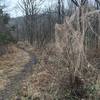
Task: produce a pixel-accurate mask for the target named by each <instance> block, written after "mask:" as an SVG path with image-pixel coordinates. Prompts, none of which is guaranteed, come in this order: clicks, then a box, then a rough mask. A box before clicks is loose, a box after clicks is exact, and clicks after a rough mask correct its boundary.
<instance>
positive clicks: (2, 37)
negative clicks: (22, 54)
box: [0, 33, 14, 45]
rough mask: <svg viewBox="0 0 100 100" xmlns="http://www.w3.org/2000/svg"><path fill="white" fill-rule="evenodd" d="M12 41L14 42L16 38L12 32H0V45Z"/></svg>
mask: <svg viewBox="0 0 100 100" xmlns="http://www.w3.org/2000/svg"><path fill="white" fill-rule="evenodd" d="M10 42H14V39H13V38H12V36H11V35H10V34H7V33H0V45H2V44H9V43H10Z"/></svg>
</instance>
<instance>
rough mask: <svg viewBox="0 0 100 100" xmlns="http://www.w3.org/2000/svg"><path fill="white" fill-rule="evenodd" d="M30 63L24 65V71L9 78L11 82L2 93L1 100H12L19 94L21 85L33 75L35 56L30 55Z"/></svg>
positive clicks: (0, 92) (0, 94) (0, 93)
mask: <svg viewBox="0 0 100 100" xmlns="http://www.w3.org/2000/svg"><path fill="white" fill-rule="evenodd" d="M30 56H31V59H30V61H29V62H28V63H27V64H26V65H24V66H23V67H24V69H23V70H22V71H21V72H20V73H18V74H17V75H15V76H12V77H9V79H10V82H9V83H8V84H7V86H6V87H5V89H4V90H1V91H0V100H11V98H12V96H13V95H15V94H16V93H17V91H18V90H20V88H21V83H22V81H23V80H25V79H27V78H28V76H30V75H32V73H33V65H34V64H35V63H36V62H35V60H36V58H35V56H34V55H32V54H30Z"/></svg>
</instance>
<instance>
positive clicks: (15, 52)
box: [0, 46, 30, 89]
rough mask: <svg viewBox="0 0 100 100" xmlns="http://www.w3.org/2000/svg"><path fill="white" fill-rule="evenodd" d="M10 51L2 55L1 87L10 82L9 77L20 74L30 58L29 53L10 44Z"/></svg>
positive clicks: (0, 67) (0, 58)
mask: <svg viewBox="0 0 100 100" xmlns="http://www.w3.org/2000/svg"><path fill="white" fill-rule="evenodd" d="M8 51H9V52H7V53H6V54H5V55H3V56H1V57H0V89H3V88H4V86H5V85H6V84H7V82H9V77H11V76H14V75H16V74H18V73H19V72H20V71H21V70H22V69H23V67H22V66H23V65H24V64H26V63H27V62H28V61H29V59H30V57H29V55H28V53H26V52H24V51H23V50H20V49H17V48H16V47H15V46H9V49H8Z"/></svg>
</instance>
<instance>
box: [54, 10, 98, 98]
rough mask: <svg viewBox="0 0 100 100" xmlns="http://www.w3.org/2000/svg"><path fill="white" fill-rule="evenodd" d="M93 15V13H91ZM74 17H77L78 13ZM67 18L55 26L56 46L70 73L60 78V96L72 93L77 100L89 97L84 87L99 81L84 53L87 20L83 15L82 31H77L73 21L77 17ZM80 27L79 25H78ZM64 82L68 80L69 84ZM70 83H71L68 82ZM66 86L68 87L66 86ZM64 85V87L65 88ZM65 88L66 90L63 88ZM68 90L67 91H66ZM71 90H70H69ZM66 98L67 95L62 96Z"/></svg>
mask: <svg viewBox="0 0 100 100" xmlns="http://www.w3.org/2000/svg"><path fill="white" fill-rule="evenodd" d="M93 13H94V12H93ZM90 14H91V13H90ZM74 15H77V14H76V13H75V14H74ZM74 15H72V16H71V17H70V18H69V17H66V18H65V21H64V24H62V25H58V24H56V26H55V31H56V32H55V36H56V45H57V47H58V48H59V51H60V54H61V55H63V60H64V61H65V62H67V66H68V72H66V73H67V74H65V75H64V74H63V75H61V76H62V77H61V76H60V78H61V79H62V80H61V79H60V81H59V84H60V86H59V88H60V87H61V89H59V91H60V94H59V95H61V94H62V93H64V92H63V91H65V92H66V90H69V91H70V96H75V97H77V98H85V97H88V96H89V95H87V91H86V89H85V88H84V87H86V86H88V85H90V84H92V85H93V84H95V83H96V80H97V72H96V69H95V68H94V67H93V66H92V65H91V64H90V63H89V62H88V60H87V57H86V54H85V52H84V41H85V40H84V36H85V30H86V29H85V24H86V22H85V18H86V15H85V14H83V16H82V18H81V23H82V26H80V27H82V30H80V31H79V29H77V30H75V28H74V27H73V24H72V23H73V21H74V18H75V16H74ZM78 23H79V22H77V24H78ZM77 26H79V25H77ZM64 80H67V82H66V81H65V82H64ZM68 81H69V82H68ZM65 84H66V85H65ZM63 85H64V86H63ZM63 87H64V88H63ZM65 88H66V90H65ZM69 88H70V89H69ZM62 95H63V96H64V97H66V96H65V93H64V94H62Z"/></svg>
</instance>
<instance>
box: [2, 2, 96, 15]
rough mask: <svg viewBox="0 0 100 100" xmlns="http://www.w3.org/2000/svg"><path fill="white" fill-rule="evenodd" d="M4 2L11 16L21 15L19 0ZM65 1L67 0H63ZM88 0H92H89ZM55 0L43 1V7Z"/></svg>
mask: <svg viewBox="0 0 100 100" xmlns="http://www.w3.org/2000/svg"><path fill="white" fill-rule="evenodd" d="M4 1H5V4H6V5H7V6H8V8H7V9H8V10H7V12H8V13H9V14H10V16H11V17H17V16H22V13H21V11H20V10H19V9H18V6H17V3H18V1H20V0H4ZM65 1H67V0H65ZM89 1H92V2H93V1H94V0H89ZM53 2H55V0H45V3H44V8H45V7H46V6H48V4H50V3H53Z"/></svg>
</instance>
